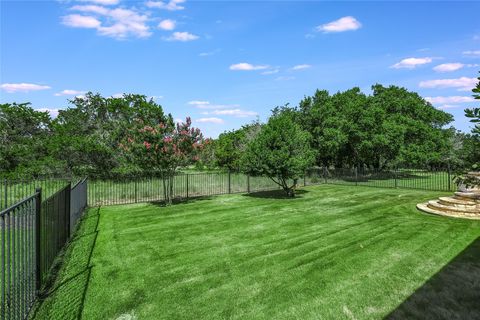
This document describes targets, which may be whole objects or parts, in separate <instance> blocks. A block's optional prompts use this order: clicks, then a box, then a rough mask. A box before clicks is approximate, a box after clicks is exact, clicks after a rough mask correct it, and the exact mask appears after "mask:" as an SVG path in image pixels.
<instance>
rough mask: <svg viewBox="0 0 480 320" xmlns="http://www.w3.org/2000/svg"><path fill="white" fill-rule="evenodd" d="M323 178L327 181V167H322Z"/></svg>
mask: <svg viewBox="0 0 480 320" xmlns="http://www.w3.org/2000/svg"><path fill="white" fill-rule="evenodd" d="M323 178H324V179H325V183H328V181H327V168H326V167H323Z"/></svg>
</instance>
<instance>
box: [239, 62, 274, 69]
mask: <svg viewBox="0 0 480 320" xmlns="http://www.w3.org/2000/svg"><path fill="white" fill-rule="evenodd" d="M268 67H269V66H267V65H253V64H250V63H246V62H241V63H237V64H232V65H231V66H230V70H236V71H238V70H240V71H253V70H264V69H268Z"/></svg>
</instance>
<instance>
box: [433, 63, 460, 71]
mask: <svg viewBox="0 0 480 320" xmlns="http://www.w3.org/2000/svg"><path fill="white" fill-rule="evenodd" d="M463 67H465V65H464V64H463V63H459V62H454V63H442V64H439V65H438V66H436V67H434V68H433V70H435V71H437V72H451V71H456V70H459V69H462V68H463Z"/></svg>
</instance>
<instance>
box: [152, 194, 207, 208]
mask: <svg viewBox="0 0 480 320" xmlns="http://www.w3.org/2000/svg"><path fill="white" fill-rule="evenodd" d="M206 200H212V197H211V196H194V197H188V199H187V198H184V197H177V198H175V199H173V200H172V204H182V203H192V202H197V201H206ZM149 203H150V204H152V205H154V206H157V207H166V206H167V203H166V202H165V201H163V200H160V201H150V202H149Z"/></svg>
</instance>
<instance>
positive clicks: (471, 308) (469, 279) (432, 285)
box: [384, 237, 480, 320]
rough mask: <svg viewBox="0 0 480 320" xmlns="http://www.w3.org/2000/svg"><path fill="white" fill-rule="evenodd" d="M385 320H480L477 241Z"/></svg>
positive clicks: (479, 249) (479, 274)
mask: <svg viewBox="0 0 480 320" xmlns="http://www.w3.org/2000/svg"><path fill="white" fill-rule="evenodd" d="M384 319H388V320H393V319H449V320H453V319H480V237H478V238H477V239H476V240H474V241H473V242H472V243H471V244H470V245H469V246H468V247H467V248H465V249H464V250H463V251H462V252H461V253H460V254H458V255H457V256H456V257H455V258H454V259H453V260H451V261H450V262H449V263H448V264H447V265H445V266H444V267H443V268H442V269H441V270H440V271H439V272H437V273H436V274H435V275H434V276H433V277H431V278H430V279H429V280H428V281H427V282H426V283H425V284H424V285H423V286H422V287H420V288H419V289H417V290H416V291H415V292H414V293H413V294H412V295H411V296H410V297H408V298H407V299H406V300H405V301H404V302H403V303H402V304H401V305H399V306H398V307H397V308H396V309H395V310H394V311H392V312H391V313H390V314H389V315H387V316H386V317H385V318H384Z"/></svg>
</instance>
